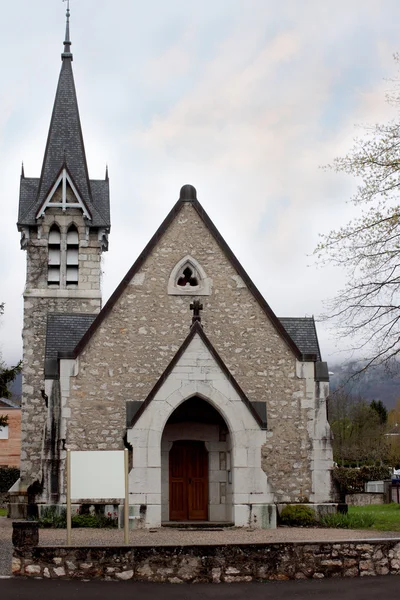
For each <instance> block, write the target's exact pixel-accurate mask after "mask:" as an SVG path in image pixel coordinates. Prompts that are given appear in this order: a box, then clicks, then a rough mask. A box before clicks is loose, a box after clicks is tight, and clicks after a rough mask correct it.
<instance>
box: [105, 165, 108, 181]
mask: <svg viewBox="0 0 400 600" xmlns="http://www.w3.org/2000/svg"><path fill="white" fill-rule="evenodd" d="M105 180H106V181H108V165H106V176H105Z"/></svg>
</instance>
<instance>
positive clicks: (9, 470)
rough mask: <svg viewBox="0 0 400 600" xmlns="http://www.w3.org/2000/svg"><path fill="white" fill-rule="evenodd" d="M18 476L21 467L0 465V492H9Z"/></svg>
mask: <svg viewBox="0 0 400 600" xmlns="http://www.w3.org/2000/svg"><path fill="white" fill-rule="evenodd" d="M18 478H19V469H17V468H16V467H0V493H1V492H8V490H9V489H10V487H11V486H12V485H14V483H15V482H16V481H17V479H18Z"/></svg>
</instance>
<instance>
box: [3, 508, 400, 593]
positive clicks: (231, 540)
mask: <svg viewBox="0 0 400 600" xmlns="http://www.w3.org/2000/svg"><path fill="white" fill-rule="evenodd" d="M11 533H12V523H11V520H10V519H6V518H5V517H0V575H9V574H10V569H11V566H10V565H11V552H12V544H11ZM393 537H395V538H400V532H388V531H366V530H357V531H356V530H352V531H348V530H346V529H318V528H315V529H312V528H310V529H303V528H300V527H299V528H295V527H290V528H289V527H287V528H284V527H281V528H279V529H264V530H263V529H255V530H246V529H244V528H243V529H242V528H241V529H234V528H233V529H229V530H222V531H188V530H178V529H170V528H161V529H154V530H148V529H142V530H138V531H131V532H130V535H129V543H130V544H131V545H132V546H164V545H166V546H181V545H193V544H251V543H274V542H294V541H301V542H306V541H307V542H308V541H309V542H326V541H331V542H332V541H348V540H355V539H363V540H365V539H371V538H373V539H377V538H378V539H379V538H393ZM39 543H40V544H41V545H50V546H53V545H56V546H59V545H65V543H66V531H65V529H41V530H40V532H39ZM72 544H73V545H76V546H99V545H107V546H119V545H122V544H123V532H122V530H118V529H73V530H72ZM399 584H400V581H399Z"/></svg>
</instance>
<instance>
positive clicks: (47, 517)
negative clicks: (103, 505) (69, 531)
mask: <svg viewBox="0 0 400 600" xmlns="http://www.w3.org/2000/svg"><path fill="white" fill-rule="evenodd" d="M71 524H72V527H73V528H76V527H93V528H105V527H117V525H118V521H117V519H114V518H112V516H104V515H101V514H89V513H84V514H79V513H78V514H74V515H72V518H71ZM66 526H67V511H66V509H65V508H61V507H58V506H48V507H46V508H45V509H43V511H42V514H41V515H40V519H39V527H42V528H44V529H47V528H54V529H65V528H66Z"/></svg>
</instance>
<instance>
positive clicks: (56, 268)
mask: <svg viewBox="0 0 400 600" xmlns="http://www.w3.org/2000/svg"><path fill="white" fill-rule="evenodd" d="M60 268H61V234H60V230H59V229H58V227H57V226H56V225H53V226H52V228H51V229H50V233H49V252H48V265H47V283H48V285H50V286H54V287H58V286H59V285H60Z"/></svg>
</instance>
